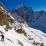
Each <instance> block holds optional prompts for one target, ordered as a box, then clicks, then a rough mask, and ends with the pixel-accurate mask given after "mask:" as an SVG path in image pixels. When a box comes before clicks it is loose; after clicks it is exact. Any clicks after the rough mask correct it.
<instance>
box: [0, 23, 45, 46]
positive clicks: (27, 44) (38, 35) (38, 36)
mask: <svg viewBox="0 0 46 46" xmlns="http://www.w3.org/2000/svg"><path fill="white" fill-rule="evenodd" d="M22 26H23V29H24V30H25V32H26V33H27V36H24V35H23V34H18V33H17V32H16V31H15V30H14V28H12V30H9V31H8V32H6V31H5V30H4V27H2V26H0V30H1V31H2V32H4V35H5V40H4V42H3V43H2V41H0V46H4V45H5V46H21V45H19V44H18V40H19V41H20V42H22V44H23V45H24V46H33V41H34V40H35V41H36V42H39V43H42V42H43V43H44V45H46V37H44V36H43V35H45V36H46V34H44V33H43V32H41V31H40V30H37V29H33V28H30V27H28V26H25V24H22ZM42 34H43V35H42ZM30 37H31V38H33V39H34V40H29V39H28V38H30ZM8 39H10V40H11V41H12V42H11V41H10V40H8Z"/></svg>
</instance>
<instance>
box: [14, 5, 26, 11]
mask: <svg viewBox="0 0 46 46" xmlns="http://www.w3.org/2000/svg"><path fill="white" fill-rule="evenodd" d="M21 7H22V8H23V7H26V6H25V5H24V4H21V5H18V6H16V7H15V9H16V10H17V9H19V8H21Z"/></svg>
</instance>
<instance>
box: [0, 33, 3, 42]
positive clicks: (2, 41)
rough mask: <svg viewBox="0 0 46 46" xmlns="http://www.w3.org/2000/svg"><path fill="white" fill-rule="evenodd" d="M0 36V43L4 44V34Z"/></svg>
mask: <svg viewBox="0 0 46 46" xmlns="http://www.w3.org/2000/svg"><path fill="white" fill-rule="evenodd" d="M0 36H1V41H2V42H4V34H3V33H2V34H1V35H0Z"/></svg>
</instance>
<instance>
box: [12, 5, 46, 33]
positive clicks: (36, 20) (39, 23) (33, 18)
mask: <svg viewBox="0 0 46 46" xmlns="http://www.w3.org/2000/svg"><path fill="white" fill-rule="evenodd" d="M17 7H18V8H17V9H16V8H15V9H13V10H12V13H13V14H14V15H16V14H17V15H18V16H20V17H22V18H23V19H24V20H25V21H26V22H27V23H28V25H30V26H31V27H32V28H35V29H38V30H42V31H43V32H44V33H46V11H44V10H41V11H36V12H34V11H33V10H32V8H31V7H26V6H25V5H20V6H17Z"/></svg>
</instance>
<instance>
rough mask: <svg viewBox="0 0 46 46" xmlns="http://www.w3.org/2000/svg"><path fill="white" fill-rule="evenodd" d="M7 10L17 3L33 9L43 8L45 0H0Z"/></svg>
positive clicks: (45, 3) (45, 6)
mask: <svg viewBox="0 0 46 46" xmlns="http://www.w3.org/2000/svg"><path fill="white" fill-rule="evenodd" d="M0 2H2V3H3V4H4V5H5V7H6V8H7V9H8V10H12V9H13V8H15V7H16V6H17V5H21V4H24V5H26V6H27V7H32V9H33V10H34V11H39V10H45V11H46V0H0Z"/></svg>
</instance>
